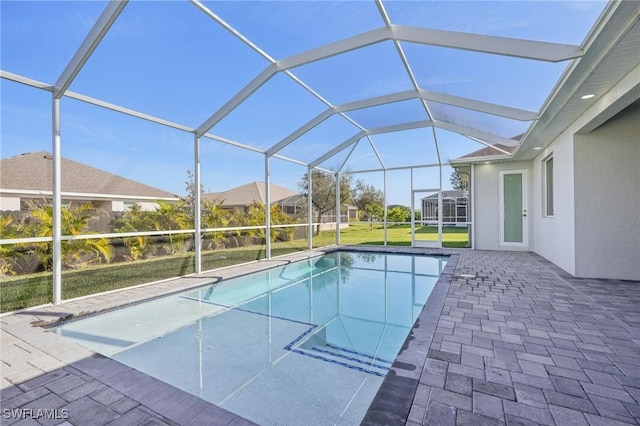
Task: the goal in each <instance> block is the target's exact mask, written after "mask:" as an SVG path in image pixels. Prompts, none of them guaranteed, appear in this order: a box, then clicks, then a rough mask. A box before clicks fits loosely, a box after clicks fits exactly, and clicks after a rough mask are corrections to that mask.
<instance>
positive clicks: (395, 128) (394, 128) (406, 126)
mask: <svg viewBox="0 0 640 426" xmlns="http://www.w3.org/2000/svg"><path fill="white" fill-rule="evenodd" d="M434 123H435V122H434V121H432V120H420V121H412V122H409V123H401V124H393V125H391V126H383V127H377V128H375V129H367V130H365V134H366V135H378V134H380V133H392V132H399V131H401V130H411V129H420V128H422V127H429V126H433V125H434Z"/></svg>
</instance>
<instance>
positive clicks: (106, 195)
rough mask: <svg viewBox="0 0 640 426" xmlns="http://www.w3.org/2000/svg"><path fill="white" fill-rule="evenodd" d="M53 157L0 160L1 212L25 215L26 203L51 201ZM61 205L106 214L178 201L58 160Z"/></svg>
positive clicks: (38, 154)
mask: <svg viewBox="0 0 640 426" xmlns="http://www.w3.org/2000/svg"><path fill="white" fill-rule="evenodd" d="M52 164H53V161H52V156H51V154H50V153H48V152H45V151H40V152H35V153H27V154H21V155H16V156H14V157H9V158H5V159H3V160H0V211H5V212H8V211H12V212H17V211H26V202H27V201H28V200H42V199H49V200H50V199H51V197H52V191H51V188H52V187H53V184H52V180H53V174H52ZM61 178H62V187H61V189H62V204H63V205H66V204H68V203H70V202H72V201H78V202H91V203H92V204H93V206H94V207H95V208H99V209H102V210H104V211H106V212H108V213H112V212H123V211H126V210H127V209H128V208H130V207H131V206H133V204H135V203H138V204H140V205H141V206H142V208H143V210H155V208H156V207H157V205H156V204H155V203H154V201H155V200H164V201H172V202H175V201H178V198H177V197H176V196H175V195H174V194H171V193H169V192H167V191H163V190H161V189H158V188H154V187H152V186H148V185H145V184H142V183H140V182H136V181H133V180H130V179H126V178H124V177H122V176H118V175H115V174H113V173H109V172H106V171H104V170H100V169H97V168H95V167H91V166H87V165H86V164H82V163H78V162H76V161H73V160H69V159H67V158H62V159H61Z"/></svg>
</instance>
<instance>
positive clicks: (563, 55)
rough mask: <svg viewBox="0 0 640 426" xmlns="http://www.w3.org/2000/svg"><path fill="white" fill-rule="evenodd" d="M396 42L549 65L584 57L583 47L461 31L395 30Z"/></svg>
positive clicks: (397, 26)
mask: <svg viewBox="0 0 640 426" xmlns="http://www.w3.org/2000/svg"><path fill="white" fill-rule="evenodd" d="M393 38H394V39H395V40H399V41H406V42H410V43H419V44H428V45H432V46H440V47H448V48H453V49H462V50H471V51H475V52H482V53H492V54H496V55H504V56H513V57H516V58H524V59H534V60H538V61H546V62H560V61H566V60H569V59H575V58H579V57H580V56H582V55H583V54H584V52H583V51H582V50H581V49H580V47H579V46H574V45H568V44H558V43H547V42H542V41H532V40H522V39H514V38H508V37H497V36H489V35H481V34H471V33H462V32H457V31H445V30H434V29H427V28H418V27H409V26H402V25H394V26H393Z"/></svg>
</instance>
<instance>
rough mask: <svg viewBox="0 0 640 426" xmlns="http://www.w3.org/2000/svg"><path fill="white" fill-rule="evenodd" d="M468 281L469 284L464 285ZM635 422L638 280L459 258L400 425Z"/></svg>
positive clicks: (509, 258)
mask: <svg viewBox="0 0 640 426" xmlns="http://www.w3.org/2000/svg"><path fill="white" fill-rule="evenodd" d="M461 274H469V275H472V276H474V277H473V278H465V277H463V276H461ZM505 422H506V424H509V425H512V424H513V425H516V424H517V425H530V424H544V425H554V424H557V425H560V426H564V425H618V424H639V423H640V282H629V281H626V282H625V281H614V280H589V279H576V278H573V277H571V276H570V275H568V274H566V273H565V272H563V271H562V270H560V269H559V268H557V267H555V266H554V265H553V264H551V263H550V262H548V261H546V260H545V259H543V258H541V257H540V256H537V255H534V254H531V253H495V252H472V253H471V252H465V253H463V254H462V255H461V256H460V258H459V260H458V265H457V270H456V274H455V276H454V279H453V281H452V283H451V286H450V289H449V292H448V295H447V299H446V301H445V306H444V309H443V312H442V314H441V316H440V320H439V322H438V325H437V328H436V332H435V335H434V339H433V342H432V344H431V347H430V349H429V355H428V358H427V362H426V365H425V368H424V371H423V373H422V376H421V378H420V384H419V386H418V391H417V392H416V395H415V397H414V403H413V406H412V408H411V412H410V416H409V424H433V425H447V424H468V425H492V424H496V425H498V424H504V423H505Z"/></svg>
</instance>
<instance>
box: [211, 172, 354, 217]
mask: <svg viewBox="0 0 640 426" xmlns="http://www.w3.org/2000/svg"><path fill="white" fill-rule="evenodd" d="M269 188H270V189H271V191H270V197H271V204H279V205H280V206H281V208H282V211H283V213H286V214H289V215H291V216H297V215H300V214H306V209H305V208H304V207H302V206H303V205H304V204H303V203H302V202H301V200H302V199H303V198H304V196H303V195H302V194H300V193H298V192H295V191H292V190H290V189H287V188H285V187H282V186H280V185H276V184H273V183H272V184H270V185H269ZM204 198H205V199H209V200H214V201H216V202H222V207H223V208H226V209H239V210H242V211H246V208H247V207H248V206H249V205H251V204H253V203H261V204H265V201H266V195H265V184H264V182H251V183H248V184H246V185H242V186H238V187H235V188H231V189H229V190H227V191H223V192H210V193H207V194H204ZM301 208H303V209H305V210H304V211H303V212H301V211H300V209H301ZM314 217H315V216H314ZM357 218H358V209H357V208H356V207H354V206H350V205H348V206H347V211H346V214H343V215H342V216H341V220H342V221H343V222H348V221H349V220H350V219H357ZM321 221H322V222H323V223H324V222H335V212H334V211H331V212H328V213H326V214H324V215H323V216H322V218H321Z"/></svg>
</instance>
